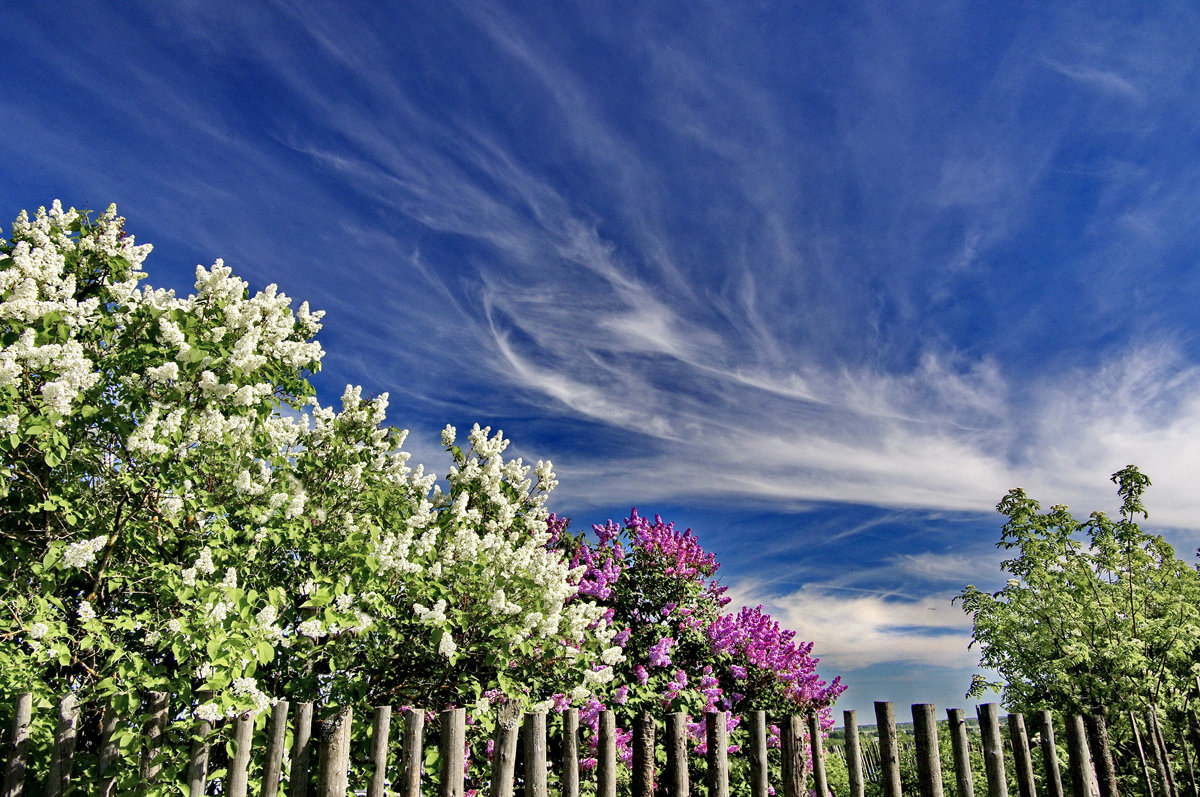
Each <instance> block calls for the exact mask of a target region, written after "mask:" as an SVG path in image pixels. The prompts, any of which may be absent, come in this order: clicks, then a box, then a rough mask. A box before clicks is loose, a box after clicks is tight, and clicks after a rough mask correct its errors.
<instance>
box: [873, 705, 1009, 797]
mask: <svg viewBox="0 0 1200 797" xmlns="http://www.w3.org/2000/svg"><path fill="white" fill-rule="evenodd" d="M875 727H876V728H877V729H878V733H879V764H880V767H881V769H882V771H881V772H880V777H881V778H882V780H883V797H901V795H900V749H899V747H898V746H897V739H896V714H895V710H894V709H893V708H892V704H891V703H890V702H887V701H883V700H880V701H876V703H875ZM992 797H996V796H995V795H992Z"/></svg>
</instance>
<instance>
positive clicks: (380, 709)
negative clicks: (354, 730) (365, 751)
mask: <svg viewBox="0 0 1200 797" xmlns="http://www.w3.org/2000/svg"><path fill="white" fill-rule="evenodd" d="M391 731H392V707H391V706H375V713H374V716H372V717H371V780H370V781H369V782H368V783H367V797H383V795H384V789H383V784H384V781H385V780H387V756H388V737H389V736H391Z"/></svg>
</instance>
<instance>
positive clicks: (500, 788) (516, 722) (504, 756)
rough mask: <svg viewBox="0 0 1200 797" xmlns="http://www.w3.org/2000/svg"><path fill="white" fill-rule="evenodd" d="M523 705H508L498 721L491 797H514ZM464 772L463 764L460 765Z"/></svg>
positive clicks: (493, 747)
mask: <svg viewBox="0 0 1200 797" xmlns="http://www.w3.org/2000/svg"><path fill="white" fill-rule="evenodd" d="M521 714H522V712H521V705H520V704H519V703H515V702H513V703H506V704H504V705H503V706H501V708H500V712H499V716H498V717H497V719H496V735H495V736H494V737H493V741H494V743H493V746H492V787H491V791H490V792H489V793H490V794H491V797H513V776H514V775H515V774H516V768H517V743H518V742H519V741H520V736H521V734H520V730H521ZM458 769H459V771H460V772H461V771H462V763H461V762H460V763H459V767H458Z"/></svg>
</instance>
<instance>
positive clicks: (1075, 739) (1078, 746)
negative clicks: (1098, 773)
mask: <svg viewBox="0 0 1200 797" xmlns="http://www.w3.org/2000/svg"><path fill="white" fill-rule="evenodd" d="M1063 719H1064V721H1065V722H1066V726H1067V769H1068V770H1069V771H1070V774H1071V797H1091V796H1092V788H1091V783H1092V777H1093V776H1092V755H1091V751H1090V750H1088V743H1087V731H1086V730H1085V729H1084V723H1083V717H1081V716H1079V715H1078V714H1071V715H1069V716H1066V717H1064V718H1063Z"/></svg>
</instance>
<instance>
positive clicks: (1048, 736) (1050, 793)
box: [1038, 709, 1063, 797]
mask: <svg viewBox="0 0 1200 797" xmlns="http://www.w3.org/2000/svg"><path fill="white" fill-rule="evenodd" d="M1038 717H1039V723H1038V724H1039V728H1038V729H1039V730H1040V731H1041V734H1042V766H1043V768H1044V769H1045V773H1046V797H1063V786H1062V773H1061V772H1060V771H1059V766H1058V747H1057V746H1056V745H1055V744H1054V715H1053V714H1052V713H1051V712H1050V711H1049V709H1047V710H1044V711H1042V712H1041V713H1040V714H1039V715H1038Z"/></svg>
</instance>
